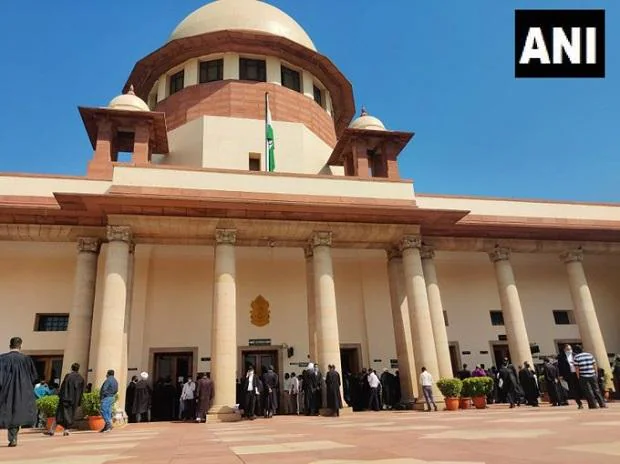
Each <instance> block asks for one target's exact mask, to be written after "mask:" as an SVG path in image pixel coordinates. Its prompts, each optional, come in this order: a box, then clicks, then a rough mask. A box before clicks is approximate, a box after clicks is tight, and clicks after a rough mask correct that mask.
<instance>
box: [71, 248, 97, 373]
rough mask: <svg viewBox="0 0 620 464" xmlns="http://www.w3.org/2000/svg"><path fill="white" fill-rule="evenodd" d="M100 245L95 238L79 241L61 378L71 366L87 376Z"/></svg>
mask: <svg viewBox="0 0 620 464" xmlns="http://www.w3.org/2000/svg"><path fill="white" fill-rule="evenodd" d="M100 246H101V241H100V240H99V239H97V238H80V239H78V246H77V248H78V255H77V264H76V268H75V280H74V284H73V286H74V289H73V304H72V305H71V312H70V314H69V327H68V328H67V341H66V344H65V351H64V356H63V362H62V373H63V377H64V374H68V373H69V372H71V365H72V364H73V363H78V364H79V365H80V373H81V374H82V375H83V376H84V378H86V376H87V375H88V354H89V350H90V334H91V328H92V325H93V305H94V303H95V286H96V283H97V262H98V258H99V249H100Z"/></svg>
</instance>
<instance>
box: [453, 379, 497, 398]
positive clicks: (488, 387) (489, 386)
mask: <svg viewBox="0 0 620 464" xmlns="http://www.w3.org/2000/svg"><path fill="white" fill-rule="evenodd" d="M491 391H493V379H492V378H491V377H470V378H468V379H465V380H463V390H462V392H461V397H463V398H475V397H478V396H487V395H488V394H489V393H491Z"/></svg>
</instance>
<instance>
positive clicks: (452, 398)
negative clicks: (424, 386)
mask: <svg viewBox="0 0 620 464" xmlns="http://www.w3.org/2000/svg"><path fill="white" fill-rule="evenodd" d="M437 388H439V391H440V392H441V394H442V395H443V396H444V399H445V402H446V409H447V410H448V411H456V410H458V409H459V395H460V394H461V390H462V388H463V382H461V380H460V379H439V380H438V381H437Z"/></svg>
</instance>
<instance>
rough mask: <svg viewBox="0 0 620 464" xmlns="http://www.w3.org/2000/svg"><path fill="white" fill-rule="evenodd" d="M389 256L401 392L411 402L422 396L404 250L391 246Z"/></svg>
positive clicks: (405, 399)
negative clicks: (408, 299)
mask: <svg viewBox="0 0 620 464" xmlns="http://www.w3.org/2000/svg"><path fill="white" fill-rule="evenodd" d="M387 256H388V276H389V281H390V300H391V303H392V322H393V323H394V338H395V340H396V357H397V358H398V372H399V374H400V387H401V392H402V395H401V396H402V401H404V402H408V403H411V402H413V401H414V399H415V398H417V397H418V396H419V389H418V376H417V372H416V368H415V358H414V355H413V340H412V338H411V322H410V319H409V305H408V303H407V293H406V291H405V276H404V273H403V257H402V254H401V252H400V251H399V250H396V249H392V250H388V252H387Z"/></svg>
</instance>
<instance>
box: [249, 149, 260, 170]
mask: <svg viewBox="0 0 620 464" xmlns="http://www.w3.org/2000/svg"><path fill="white" fill-rule="evenodd" d="M249 169H250V171H260V154H258V153H250V160H249Z"/></svg>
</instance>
